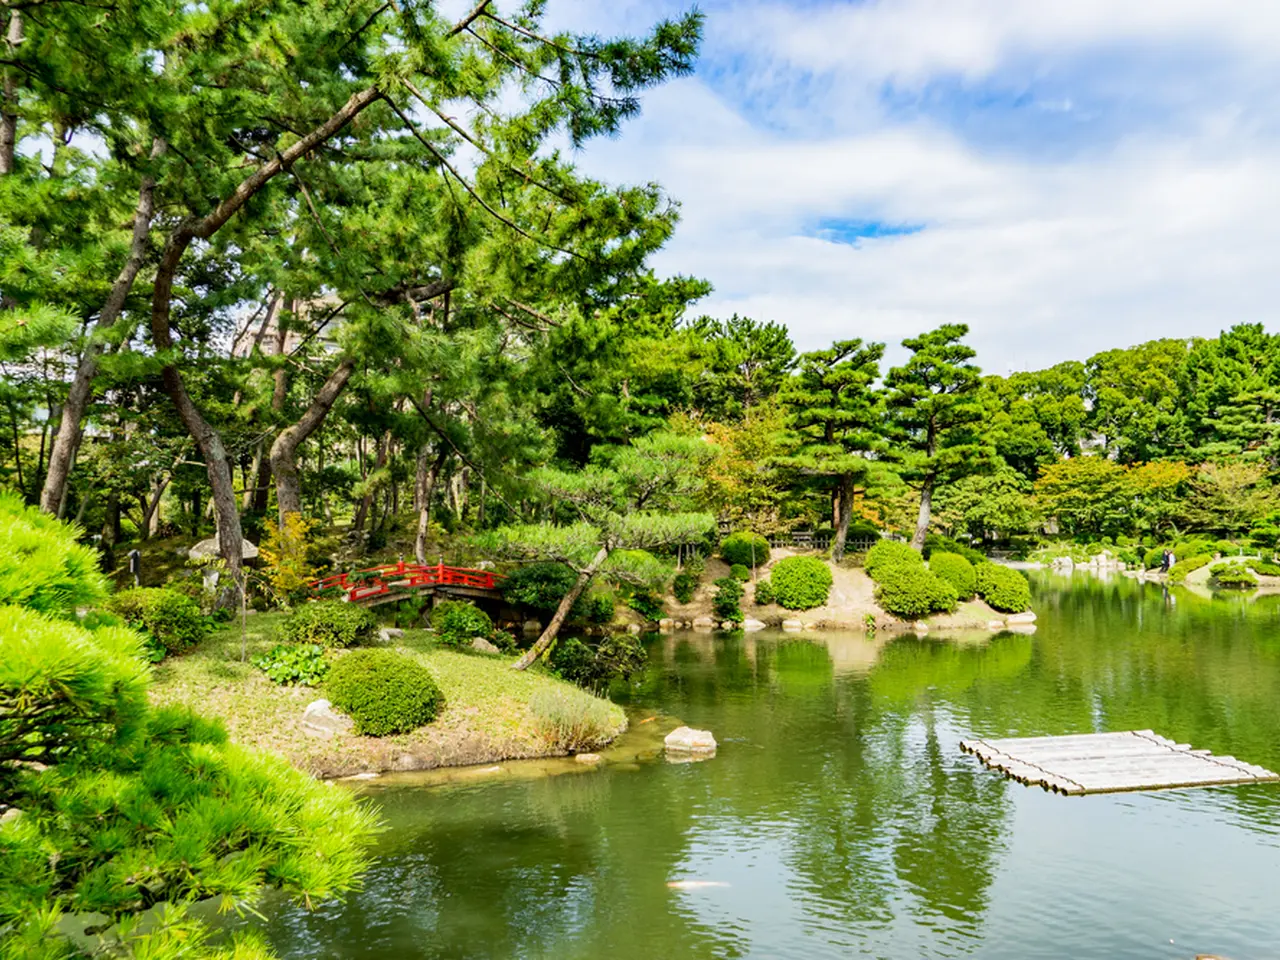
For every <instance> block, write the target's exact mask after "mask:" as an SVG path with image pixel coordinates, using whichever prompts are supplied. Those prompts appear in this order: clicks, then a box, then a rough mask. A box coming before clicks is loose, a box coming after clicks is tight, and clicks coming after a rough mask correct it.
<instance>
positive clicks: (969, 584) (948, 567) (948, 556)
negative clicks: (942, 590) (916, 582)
mask: <svg viewBox="0 0 1280 960" xmlns="http://www.w3.org/2000/svg"><path fill="white" fill-rule="evenodd" d="M929 569H930V570H932V571H933V572H934V573H935V574H936V575H937V576H939V577H941V578H942V579H943V580H945V581H946V582H947V583H949V584H951V586H952V587H953V588H954V589H955V591H956V596H957V597H959V598H960V599H961V600H968V599H969V598H970V597H972V596H973V595H974V593H976V592H977V590H978V575H977V573H976V572H975V571H974V568H973V564H972V563H970V562H969V561H968V560H967V559H965V558H964V557H962V556H961V555H960V554H958V553H935V554H933V556H931V557H930V558H929Z"/></svg>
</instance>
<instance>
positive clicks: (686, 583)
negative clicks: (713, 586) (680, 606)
mask: <svg viewBox="0 0 1280 960" xmlns="http://www.w3.org/2000/svg"><path fill="white" fill-rule="evenodd" d="M697 590H698V578H697V577H695V576H694V575H693V574H691V573H689V572H687V571H685V572H681V573H677V574H676V578H675V579H674V580H672V581H671V593H672V594H673V595H674V596H675V598H676V602H677V603H691V602H692V601H693V595H694V594H695V593H696V592H697Z"/></svg>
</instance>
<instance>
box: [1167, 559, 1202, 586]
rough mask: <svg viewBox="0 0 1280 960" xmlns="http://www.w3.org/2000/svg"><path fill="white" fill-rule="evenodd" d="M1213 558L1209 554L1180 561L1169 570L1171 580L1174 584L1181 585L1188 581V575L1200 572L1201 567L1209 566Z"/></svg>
mask: <svg viewBox="0 0 1280 960" xmlns="http://www.w3.org/2000/svg"><path fill="white" fill-rule="evenodd" d="M1212 560H1213V557H1211V556H1209V554H1207V553H1202V554H1200V555H1199V556H1195V557H1187V558H1186V559H1185V560H1179V561H1178V562H1177V563H1175V564H1174V565H1173V566H1172V567H1171V568H1170V569H1169V580H1170V581H1171V582H1173V583H1181V582H1182V581H1183V580H1185V579H1187V574H1189V573H1191V572H1192V571H1193V570H1199V569H1200V568H1201V567H1204V566H1208V564H1209V563H1210V562H1211V561H1212Z"/></svg>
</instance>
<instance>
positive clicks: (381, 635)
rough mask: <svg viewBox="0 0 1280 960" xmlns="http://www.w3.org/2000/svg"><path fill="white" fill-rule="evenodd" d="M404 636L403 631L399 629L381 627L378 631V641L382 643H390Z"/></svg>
mask: <svg viewBox="0 0 1280 960" xmlns="http://www.w3.org/2000/svg"><path fill="white" fill-rule="evenodd" d="M403 636H404V631H403V630H401V629H400V628H399V627H383V628H382V629H381V630H379V631H378V639H379V640H381V641H382V642H383V643H390V642H391V641H392V640H399V639H400V638H401V637H403Z"/></svg>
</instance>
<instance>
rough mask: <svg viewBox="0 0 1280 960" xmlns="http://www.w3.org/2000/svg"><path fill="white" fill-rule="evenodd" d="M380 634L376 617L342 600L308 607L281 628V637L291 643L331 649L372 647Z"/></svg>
mask: <svg viewBox="0 0 1280 960" xmlns="http://www.w3.org/2000/svg"><path fill="white" fill-rule="evenodd" d="M377 631H378V621H377V619H376V618H375V617H374V615H373V614H372V613H370V612H369V611H368V610H366V609H365V608H364V607H362V606H359V605H358V604H354V603H346V602H345V601H342V600H316V601H314V602H312V603H304V604H303V605H302V606H300V607H298V608H297V609H296V610H294V611H293V613H291V614H290V615H289V619H287V620H286V621H285V622H284V623H283V624H281V626H280V636H281V638H282V639H283V640H285V641H286V642H287V643H318V644H319V645H320V646H322V647H329V648H331V649H340V648H342V647H354V646H357V645H359V644H362V643H368V642H369V641H371V640H372V639H373V638H374V636H375V635H376V634H377Z"/></svg>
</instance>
